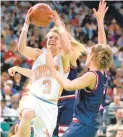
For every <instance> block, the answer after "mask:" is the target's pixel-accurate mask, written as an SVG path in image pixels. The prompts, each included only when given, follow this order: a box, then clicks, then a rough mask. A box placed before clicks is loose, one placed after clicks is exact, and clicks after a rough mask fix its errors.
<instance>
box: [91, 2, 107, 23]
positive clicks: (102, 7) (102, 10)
mask: <svg viewBox="0 0 123 137" xmlns="http://www.w3.org/2000/svg"><path fill="white" fill-rule="evenodd" d="M106 4H107V3H106V2H105V0H103V1H100V3H99V7H98V10H97V11H96V9H95V8H93V12H94V16H95V18H96V19H97V21H102V20H104V17H105V14H106V12H107V10H108V7H107V6H106Z"/></svg>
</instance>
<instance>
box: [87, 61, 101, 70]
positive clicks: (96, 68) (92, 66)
mask: <svg viewBox="0 0 123 137" xmlns="http://www.w3.org/2000/svg"><path fill="white" fill-rule="evenodd" d="M89 69H90V70H93V71H97V70H99V69H98V67H96V66H95V65H94V64H93V63H91V64H90V67H89Z"/></svg>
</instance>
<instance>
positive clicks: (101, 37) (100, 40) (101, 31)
mask: <svg viewBox="0 0 123 137" xmlns="http://www.w3.org/2000/svg"><path fill="white" fill-rule="evenodd" d="M97 23H98V43H99V44H106V34H105V29H104V20H98V21H97Z"/></svg>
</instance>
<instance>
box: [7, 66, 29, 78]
mask: <svg viewBox="0 0 123 137" xmlns="http://www.w3.org/2000/svg"><path fill="white" fill-rule="evenodd" d="M8 72H9V74H10V75H11V76H14V75H15V73H16V72H18V73H20V74H21V75H23V76H26V77H28V78H30V79H31V78H32V70H31V69H26V68H21V67H18V66H14V67H12V68H10V69H8Z"/></svg>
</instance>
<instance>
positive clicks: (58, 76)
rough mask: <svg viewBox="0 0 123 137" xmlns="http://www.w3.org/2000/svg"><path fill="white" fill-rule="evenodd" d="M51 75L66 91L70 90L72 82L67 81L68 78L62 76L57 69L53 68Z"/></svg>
mask: <svg viewBox="0 0 123 137" xmlns="http://www.w3.org/2000/svg"><path fill="white" fill-rule="evenodd" d="M51 74H52V76H53V77H54V78H55V79H56V80H57V81H58V82H59V84H60V85H61V86H62V87H63V88H64V89H66V90H68V91H69V90H70V86H69V85H70V83H71V81H70V80H69V79H67V78H66V77H64V76H63V75H61V74H60V73H59V72H58V71H56V69H55V68H52V70H51Z"/></svg>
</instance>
